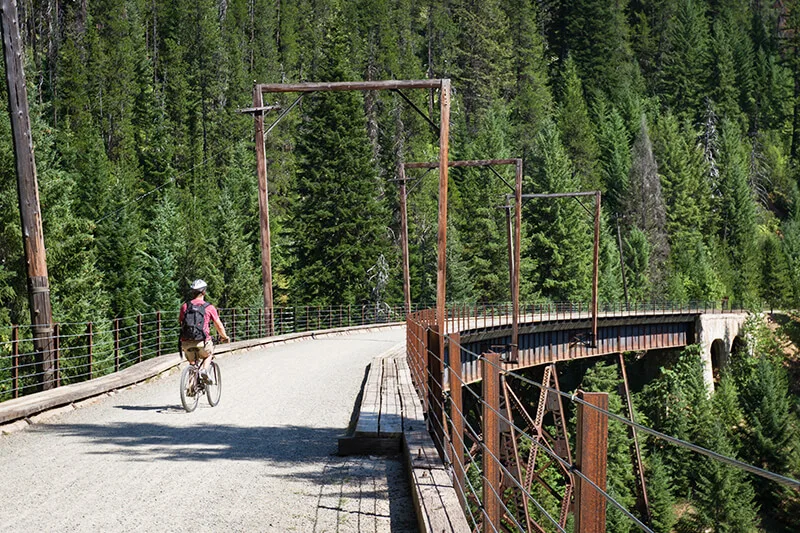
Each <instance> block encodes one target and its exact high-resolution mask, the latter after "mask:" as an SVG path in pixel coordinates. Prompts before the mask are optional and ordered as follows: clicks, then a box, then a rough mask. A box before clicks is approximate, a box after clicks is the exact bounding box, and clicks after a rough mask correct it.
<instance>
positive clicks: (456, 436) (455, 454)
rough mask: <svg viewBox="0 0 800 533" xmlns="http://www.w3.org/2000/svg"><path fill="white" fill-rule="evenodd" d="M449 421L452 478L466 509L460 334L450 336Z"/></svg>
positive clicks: (462, 505) (462, 504)
mask: <svg viewBox="0 0 800 533" xmlns="http://www.w3.org/2000/svg"><path fill="white" fill-rule="evenodd" d="M449 352H450V373H449V377H450V419H451V420H452V421H453V429H452V431H451V432H450V438H451V440H452V447H453V450H452V453H451V454H450V455H451V456H452V459H451V460H452V462H453V477H454V481H455V484H456V487H458V488H457V490H456V493H457V494H458V499H459V501H460V502H461V507H462V508H464V509H466V506H467V501H466V499H464V495H465V494H466V493H467V492H466V490H465V487H464V475H465V472H464V398H463V396H462V392H463V391H462V390H461V386H462V385H461V381H462V378H461V334H460V333H451V334H450V345H449Z"/></svg>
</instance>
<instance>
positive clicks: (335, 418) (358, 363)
mask: <svg viewBox="0 0 800 533" xmlns="http://www.w3.org/2000/svg"><path fill="white" fill-rule="evenodd" d="M404 337H405V335H404V329H403V328H392V329H383V330H376V331H370V332H363V333H354V334H350V335H343V336H330V337H321V338H317V339H311V340H306V341H302V342H295V343H289V344H281V345H275V346H271V347H268V348H267V349H265V350H259V351H251V352H246V353H241V354H235V355H224V356H222V357H220V358H219V359H218V362H219V364H220V367H221V369H222V372H223V390H222V401H221V402H220V404H219V405H218V406H217V407H213V408H212V407H209V405H208V403H207V402H206V400H205V398H202V399H201V400H200V405H199V406H198V408H197V410H196V411H195V412H193V413H186V412H184V411H183V409H182V408H181V406H180V398H179V396H178V380H179V374H178V373H177V371H173V372H172V373H171V374H170V375H168V376H166V377H162V378H161V379H156V380H153V381H151V382H149V383H144V384H140V385H138V386H135V387H133V388H130V389H127V390H124V391H120V392H118V393H116V394H114V395H112V396H110V397H103V399H101V400H100V401H97V402H95V403H93V404H91V405H87V406H84V407H81V408H80V409H76V410H74V411H71V412H68V413H65V414H62V415H59V416H57V417H55V418H53V419H52V420H50V421H49V422H47V423H43V424H36V425H33V426H31V427H30V428H29V429H27V430H24V431H21V432H18V433H14V434H12V435H7V436H3V437H0V461H2V462H1V463H0V464H2V467H0V480H1V481H0V502H2V504H0V530H2V531H178V532H181V531H270V532H271V531H276V532H283V531H299V532H313V533H323V532H342V533H345V532H351V531H355V532H361V531H364V532H383V531H393V532H413V531H416V521H415V518H414V514H413V508H412V503H411V498H410V493H409V487H408V483H407V481H406V475H405V472H404V470H403V465H402V461H401V460H400V459H387V458H382V457H381V458H376V457H366V458H364V457H347V458H342V457H336V456H335V455H334V454H335V452H336V445H337V438H338V437H339V436H341V435H343V434H344V432H345V430H346V428H347V425H348V422H349V421H350V417H351V413H352V410H353V405H354V402H355V399H356V396H357V395H358V392H359V389H360V386H361V382H362V380H363V379H364V376H365V371H366V368H367V365H368V364H369V363H370V361H371V360H372V358H373V357H374V356H376V355H378V354H380V353H382V352H384V351H386V350H387V349H389V348H391V347H393V346H395V345H397V344H398V343H399V342H402V341H403V339H404Z"/></svg>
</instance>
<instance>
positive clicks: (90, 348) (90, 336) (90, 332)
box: [86, 322, 94, 379]
mask: <svg viewBox="0 0 800 533" xmlns="http://www.w3.org/2000/svg"><path fill="white" fill-rule="evenodd" d="M86 337H87V341H88V342H87V343H86V346H87V350H86V355H87V358H88V360H89V361H88V363H89V379H92V364H93V363H94V328H93V327H92V323H91V322H89V323H88V324H87V325H86Z"/></svg>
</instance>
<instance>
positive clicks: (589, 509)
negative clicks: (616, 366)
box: [575, 392, 608, 533]
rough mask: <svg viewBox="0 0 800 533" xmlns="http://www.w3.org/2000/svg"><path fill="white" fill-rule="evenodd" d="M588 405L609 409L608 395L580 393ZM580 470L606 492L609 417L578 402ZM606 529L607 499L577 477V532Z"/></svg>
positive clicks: (592, 532)
mask: <svg viewBox="0 0 800 533" xmlns="http://www.w3.org/2000/svg"><path fill="white" fill-rule="evenodd" d="M578 397H579V398H580V399H582V400H584V401H585V402H586V403H588V404H590V405H593V406H595V407H599V408H600V409H604V410H606V411H607V410H608V394H607V393H605V392H579V393H578ZM577 433H578V434H577V436H576V443H577V450H576V454H577V459H578V464H577V465H576V466H577V468H578V470H579V471H580V472H581V473H582V474H583V475H585V476H586V477H587V478H589V479H590V480H592V482H593V483H594V484H596V485H597V486H598V487H600V488H601V489H603V490H606V464H607V460H608V416H606V415H605V414H603V413H601V412H599V411H597V410H596V409H592V408H591V407H587V406H585V405H584V404H582V403H578V423H577ZM605 530H606V499H605V497H604V496H603V495H602V494H600V493H599V492H597V490H596V489H595V488H594V487H592V486H591V485H589V484H588V483H586V482H585V481H584V480H583V479H582V478H581V477H580V476H577V475H576V476H575V531H576V533H603V532H604V531H605Z"/></svg>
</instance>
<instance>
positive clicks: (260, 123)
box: [231, 85, 272, 339]
mask: <svg viewBox="0 0 800 533" xmlns="http://www.w3.org/2000/svg"><path fill="white" fill-rule="evenodd" d="M253 107H254V108H256V109H258V108H261V107H264V96H263V95H262V93H261V88H260V87H259V86H258V85H256V86H255V88H254V89H253ZM253 119H254V121H255V144H256V173H257V174H258V210H259V214H260V217H259V220H260V229H261V275H262V278H263V282H264V307H265V308H266V309H267V311H268V312H269V311H271V310H272V251H271V249H270V246H271V243H270V234H269V190H268V189H267V156H266V150H265V148H264V111H259V112H256V113H254V114H253ZM269 314H270V315H271V314H272V313H269ZM268 320H271V318H269V317H268ZM267 329H268V331H270V332H271V331H272V325H271V322H268V324H267ZM231 339H232V337H231Z"/></svg>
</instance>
